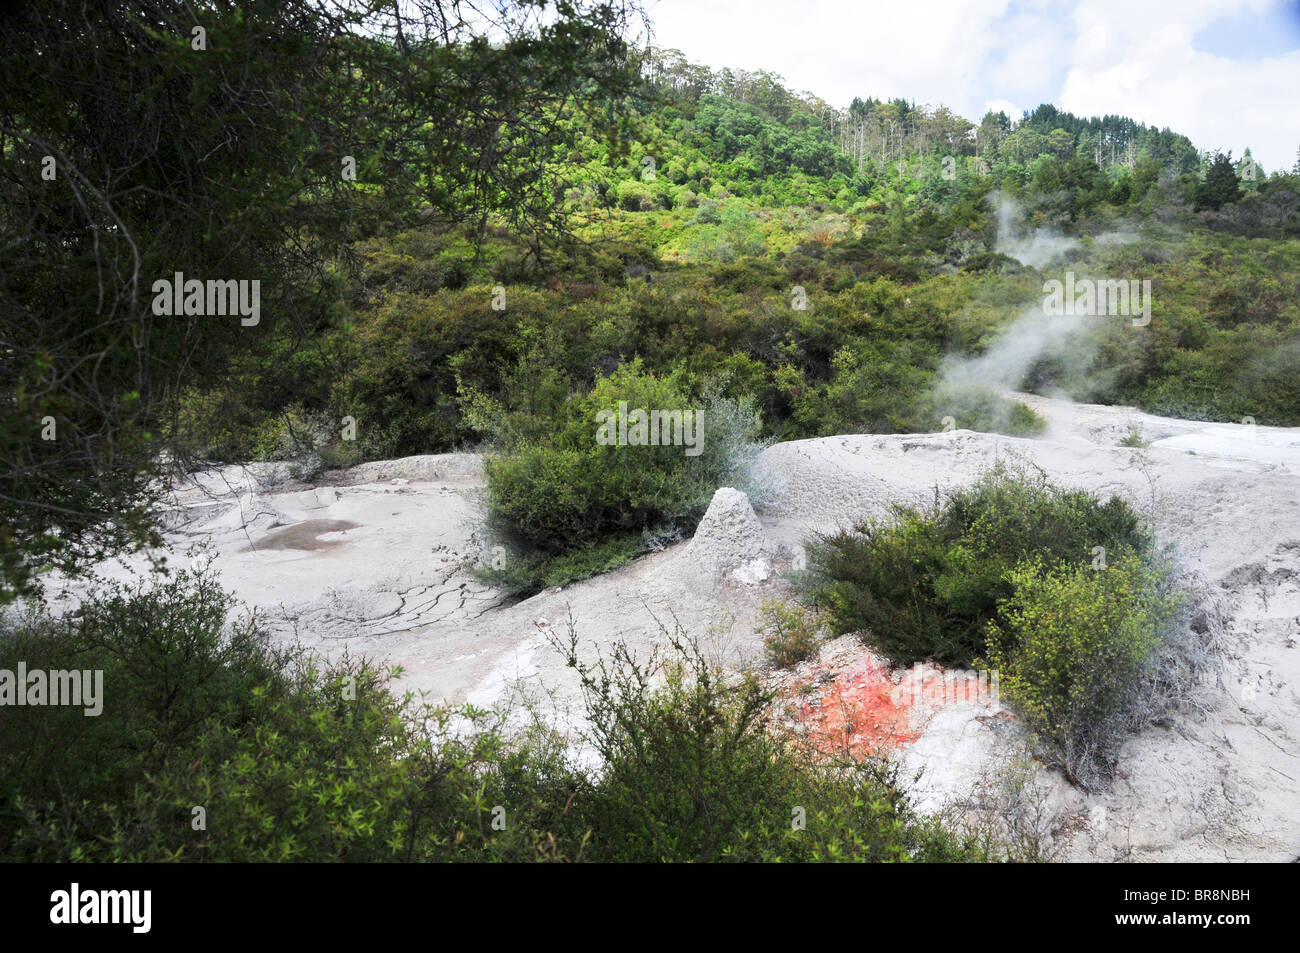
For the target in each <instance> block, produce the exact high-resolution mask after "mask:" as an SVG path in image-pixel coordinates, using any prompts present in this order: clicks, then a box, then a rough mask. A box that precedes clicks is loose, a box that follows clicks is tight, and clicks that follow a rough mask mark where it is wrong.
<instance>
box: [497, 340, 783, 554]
mask: <svg viewBox="0 0 1300 953" xmlns="http://www.w3.org/2000/svg"><path fill="white" fill-rule="evenodd" d="M620 404H626V410H627V412H628V413H629V414H630V413H631V412H632V411H633V410H636V409H643V410H646V411H650V410H662V411H679V410H680V411H685V410H694V411H696V412H697V413H698V414H699V417H698V420H699V421H701V422H699V423H697V426H696V432H695V437H696V439H697V441H698V442H697V444H696V447H698V448H699V452H698V453H693V454H692V455H687V452H686V451H687V450H688V449H691V450H694V449H695V448H687V447H686V446H673V445H661V446H641V445H632V446H628V445H621V446H620V445H613V444H603V445H602V444H601V443H598V442H597V432H598V429H599V427H600V421H601V418H599V417H598V414H599V413H601V412H608V413H617V411H618V408H619V407H620ZM559 415H560V420H559V421H558V422H557V426H556V427H555V429H554V430H553V431H552V432H551V433H549V434H546V435H543V434H541V433H540V432H537V436H536V441H535V442H524V441H519V440H512V439H511V437H510V435H509V434H506V433H498V434H497V436H498V438H499V439H500V440H501V441H503V442H502V443H501V444H500V446H499V449H497V450H495V451H494V452H493V454H491V455H490V456H489V457H488V459H487V461H486V464H485V470H486V476H487V500H488V510H489V521H490V523H491V526H492V528H493V530H494V535H500V536H504V537H506V538H508V539H509V540H511V541H512V542H514V543H517V544H518V545H520V546H521V547H522V548H523V549H524V551H525V553H529V552H534V553H540V554H543V555H549V556H556V555H560V554H563V553H569V552H573V551H575V550H577V549H580V548H581V547H583V546H586V545H590V544H593V543H596V542H599V541H601V540H604V539H607V538H609V537H611V536H617V535H626V534H628V533H642V532H645V531H647V530H650V531H656V530H660V529H665V528H672V527H679V528H682V529H685V530H690V529H693V528H694V526H695V524H696V523H697V522H698V521H699V519H700V517H701V516H703V515H704V511H705V509H706V508H707V507H708V504H709V500H710V499H711V498H712V496H713V492H714V491H715V490H716V489H717V488H718V487H719V486H724V485H735V484H736V483H737V482H742V483H743V480H738V478H739V477H742V476H743V474H742V473H741V471H742V470H743V469H744V467H745V464H746V463H747V461H748V459H749V458H750V457H752V456H753V454H754V453H756V452H757V449H758V446H757V443H756V441H757V438H758V430H759V420H758V417H757V414H755V413H754V412H753V411H752V408H750V407H749V405H748V404H746V403H744V402H738V401H734V400H728V399H726V398H723V397H722V396H721V395H720V392H718V390H717V389H716V388H715V389H713V390H709V389H706V390H705V391H704V392H703V393H702V395H701V399H699V400H694V399H691V398H689V397H688V392H687V390H686V389H685V388H684V387H682V386H681V385H680V384H679V382H678V379H676V378H673V377H668V378H660V377H655V376H654V375H653V374H649V373H646V372H645V371H644V370H642V367H641V364H640V362H639V361H637V362H634V363H632V364H627V365H623V366H622V367H620V368H619V369H618V370H617V371H615V372H614V373H613V374H611V375H609V376H608V377H604V378H601V379H600V380H598V381H597V382H596V385H595V387H594V388H593V389H592V390H591V391H590V393H588V394H587V395H586V396H585V397H583V398H581V399H575V400H571V401H568V402H566V403H565V404H564V405H563V407H562V408H560V410H559ZM483 416H486V415H483ZM499 416H501V417H504V416H506V415H505V414H504V413H502V414H501V415H499ZM515 429H516V432H523V431H524V430H526V428H523V427H516V428H515Z"/></svg>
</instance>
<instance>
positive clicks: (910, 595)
mask: <svg viewBox="0 0 1300 953" xmlns="http://www.w3.org/2000/svg"><path fill="white" fill-rule="evenodd" d="M1096 546H1104V547H1105V549H1106V551H1107V552H1108V553H1111V554H1119V553H1122V552H1124V551H1126V550H1132V551H1136V552H1145V551H1146V550H1147V549H1148V547H1149V537H1148V535H1147V533H1146V531H1145V530H1144V529H1143V528H1142V526H1141V524H1140V521H1139V520H1138V517H1137V514H1136V513H1134V512H1133V510H1132V509H1131V508H1130V507H1129V506H1128V504H1127V503H1125V502H1124V501H1122V500H1120V499H1118V498H1111V499H1110V500H1107V501H1106V502H1104V503H1103V502H1101V501H1100V500H1098V499H1097V498H1096V497H1093V496H1092V495H1090V494H1088V493H1084V492H1079V491H1070V490H1063V489H1060V488H1058V487H1055V486H1053V485H1051V484H1050V483H1048V482H1047V480H1046V478H1045V477H1044V476H1043V475H1042V474H1041V473H1039V474H1033V473H1031V472H1029V471H1027V470H1024V469H1020V470H1017V469H1013V468H1011V467H1008V466H1006V465H1004V464H999V465H998V466H996V467H994V468H993V469H991V470H989V471H988V472H987V473H985V474H984V476H983V477H981V478H980V479H979V480H978V481H977V482H976V483H975V484H973V485H972V486H970V487H967V488H964V489H960V490H956V491H954V492H953V493H951V494H950V495H949V496H948V498H947V499H946V500H944V501H942V502H940V501H939V499H938V498H937V494H936V500H935V502H934V504H933V505H932V506H930V507H928V508H921V509H918V508H914V507H897V508H895V510H894V519H893V521H892V522H885V521H869V522H867V523H862V524H858V525H857V526H855V527H854V528H853V529H851V530H849V531H841V532H838V533H834V534H830V535H824V536H821V537H818V538H817V540H816V541H815V542H814V544H813V545H812V547H811V548H810V565H811V567H812V569H813V575H812V580H813V582H812V596H813V599H814V601H815V602H816V603H817V604H818V605H820V606H822V607H824V608H825V609H826V611H827V613H828V617H829V621H830V624H831V628H832V630H833V631H834V632H836V633H846V632H860V633H862V634H863V638H864V639H866V640H867V641H868V642H869V643H870V644H871V646H872V647H873V648H875V649H876V650H877V651H879V652H880V653H881V654H883V655H885V656H886V657H888V658H889V659H890V660H891V661H893V662H895V663H896V664H901V665H911V664H912V663H914V662H922V661H926V660H933V661H935V662H937V663H939V664H941V665H948V666H959V667H968V666H969V665H970V664H971V663H972V662H973V661H974V659H975V658H976V657H977V656H978V655H980V654H981V653H982V652H983V650H984V645H985V638H986V631H985V630H986V627H987V625H988V623H989V622H990V621H992V620H993V619H994V617H995V615H996V612H997V605H998V603H999V601H1000V600H1003V599H1006V598H1008V597H1009V596H1010V595H1011V592H1012V590H1011V584H1010V582H1009V581H1008V580H1007V579H1006V573H1007V571H1008V570H1010V569H1013V568H1015V566H1016V565H1018V564H1019V563H1020V562H1021V561H1022V560H1025V559H1028V558H1031V557H1035V556H1037V557H1039V558H1040V559H1041V560H1042V562H1043V564H1044V565H1045V566H1055V565H1058V564H1061V563H1066V564H1073V565H1085V564H1088V563H1090V561H1091V559H1092V558H1093V548H1094V547H1096Z"/></svg>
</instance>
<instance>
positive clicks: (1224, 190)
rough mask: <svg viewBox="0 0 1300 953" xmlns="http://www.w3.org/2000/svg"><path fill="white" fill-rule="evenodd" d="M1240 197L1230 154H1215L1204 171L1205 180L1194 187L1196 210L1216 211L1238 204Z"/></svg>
mask: <svg viewBox="0 0 1300 953" xmlns="http://www.w3.org/2000/svg"><path fill="white" fill-rule="evenodd" d="M1241 197H1242V191H1241V185H1240V183H1239V182H1238V181H1237V170H1236V168H1235V167H1234V166H1233V164H1232V153H1231V152H1229V153H1227V154H1226V155H1225V154H1224V153H1222V152H1219V153H1215V156H1214V161H1213V162H1212V163H1211V164H1210V167H1209V168H1208V169H1207V170H1206V171H1205V178H1204V179H1202V180H1201V181H1200V182H1199V183H1198V184H1197V186H1196V189H1195V196H1194V198H1195V205H1196V210H1197V211H1198V212H1199V211H1202V210H1204V209H1213V210H1215V211H1217V210H1218V209H1220V208H1222V207H1223V206H1224V205H1227V204H1228V203H1229V202H1240V201H1241Z"/></svg>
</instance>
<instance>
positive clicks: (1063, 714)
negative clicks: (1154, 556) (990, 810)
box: [988, 553, 1207, 788]
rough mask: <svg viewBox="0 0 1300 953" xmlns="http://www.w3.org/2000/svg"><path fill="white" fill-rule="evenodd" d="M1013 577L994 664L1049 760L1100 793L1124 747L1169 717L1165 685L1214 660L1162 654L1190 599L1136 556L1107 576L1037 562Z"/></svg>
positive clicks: (997, 629) (993, 644) (994, 635)
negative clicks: (1135, 734)
mask: <svg viewBox="0 0 1300 953" xmlns="http://www.w3.org/2000/svg"><path fill="white" fill-rule="evenodd" d="M1008 581H1009V582H1010V584H1011V587H1012V594H1011V596H1010V597H1008V599H1007V600H1006V601H1005V602H1004V603H1003V604H1002V606H1001V608H1000V610H999V613H998V620H997V621H996V622H994V623H991V624H990V626H989V660H988V661H989V665H991V666H992V667H993V668H995V669H998V670H1000V671H1001V691H1002V693H1003V695H1004V697H1005V698H1006V699H1007V700H1008V701H1009V702H1010V703H1011V704H1012V706H1013V707H1014V708H1015V709H1016V711H1017V712H1018V713H1019V715H1020V717H1021V719H1022V720H1023V721H1024V723H1025V724H1026V726H1027V727H1028V728H1030V730H1032V731H1033V732H1034V734H1035V737H1036V738H1037V740H1038V741H1039V743H1040V746H1041V749H1042V752H1043V754H1044V755H1045V759H1046V760H1047V762H1048V764H1049V765H1054V766H1059V767H1061V768H1063V769H1064V770H1065V772H1066V773H1067V776H1068V777H1069V778H1070V779H1071V780H1072V781H1074V782H1075V783H1077V784H1080V785H1083V786H1086V787H1090V788H1091V787H1096V786H1098V785H1099V784H1100V783H1102V782H1103V781H1104V780H1105V779H1106V778H1107V777H1108V776H1109V775H1110V774H1111V772H1112V770H1113V762H1114V758H1115V755H1116V754H1117V753H1118V750H1119V746H1120V745H1121V744H1122V742H1123V741H1124V740H1125V739H1126V738H1127V737H1128V736H1129V735H1131V734H1132V733H1133V732H1135V731H1137V730H1140V729H1142V728H1145V727H1146V726H1147V725H1148V724H1150V723H1151V722H1152V721H1153V720H1155V719H1156V718H1158V717H1160V716H1162V715H1164V714H1165V713H1166V711H1167V709H1168V705H1165V704H1161V703H1160V699H1161V697H1162V696H1163V695H1166V694H1167V693H1165V692H1161V691H1160V690H1159V687H1160V683H1163V684H1165V685H1168V684H1170V677H1171V676H1173V677H1174V678H1176V679H1177V680H1179V681H1180V682H1184V683H1185V682H1186V675H1187V674H1189V672H1188V671H1187V670H1188V669H1189V663H1190V668H1191V669H1196V670H1198V671H1197V672H1195V673H1191V674H1199V670H1201V669H1204V668H1205V666H1206V664H1207V662H1206V658H1205V656H1204V655H1203V654H1202V653H1201V652H1200V651H1193V652H1191V653H1187V652H1181V651H1180V652H1178V653H1176V655H1177V658H1172V657H1169V656H1167V655H1162V654H1161V652H1160V649H1161V647H1162V646H1165V645H1167V644H1168V643H1169V642H1170V636H1171V634H1173V633H1174V631H1175V630H1177V629H1178V628H1180V627H1181V626H1182V625H1183V624H1184V623H1185V621H1186V620H1185V615H1186V613H1185V609H1186V607H1187V604H1188V603H1187V593H1186V592H1185V591H1180V590H1178V589H1175V588H1172V587H1171V586H1169V584H1168V583H1169V572H1168V570H1167V569H1166V570H1157V569H1155V568H1153V567H1152V566H1150V565H1147V564H1145V563H1144V562H1143V561H1142V560H1141V559H1139V558H1138V557H1137V556H1136V555H1135V554H1131V553H1130V554H1126V555H1124V556H1122V557H1121V558H1120V559H1117V560H1112V561H1110V562H1109V563H1108V565H1107V566H1106V568H1104V569H1100V570H1095V569H1091V568H1083V567H1080V566H1058V567H1055V568H1045V567H1044V566H1043V564H1042V563H1041V562H1040V561H1037V560H1032V561H1027V562H1025V563H1022V564H1021V565H1020V566H1018V567H1017V568H1016V569H1014V570H1012V571H1011V572H1010V573H1009V574H1008Z"/></svg>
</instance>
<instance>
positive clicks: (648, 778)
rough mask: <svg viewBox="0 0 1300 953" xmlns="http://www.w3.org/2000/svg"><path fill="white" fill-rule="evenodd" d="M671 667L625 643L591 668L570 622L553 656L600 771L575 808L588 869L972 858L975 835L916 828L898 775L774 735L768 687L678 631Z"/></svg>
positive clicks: (979, 848) (670, 638)
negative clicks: (578, 688)
mask: <svg viewBox="0 0 1300 953" xmlns="http://www.w3.org/2000/svg"><path fill="white" fill-rule="evenodd" d="M664 635H665V636H666V642H667V645H668V646H669V654H668V656H667V657H664V656H661V655H659V654H656V655H654V656H652V657H651V658H650V659H643V660H638V659H636V658H634V657H633V656H632V655H631V653H630V652H628V651H627V649H626V648H625V647H623V646H618V647H616V649H615V651H614V653H613V655H612V657H611V658H610V659H608V660H604V659H602V660H601V661H599V662H598V663H596V664H594V665H588V664H584V663H583V662H582V661H581V659H580V658H579V654H578V649H577V637H576V634H575V633H574V630H573V627H572V625H570V628H569V640H568V642H567V644H562V645H561V646H560V647H561V648H562V649H563V650H564V651H565V652H566V654H567V656H568V659H569V664H570V665H572V666H574V667H575V668H577V669H578V672H579V675H580V677H581V680H582V686H583V691H584V698H585V704H586V711H587V717H588V720H589V723H590V726H591V728H590V731H589V734H588V740H589V742H590V743H591V745H592V747H593V748H594V749H595V750H596V752H597V754H598V755H599V756H600V759H601V762H602V764H603V766H604V767H603V770H602V771H601V774H600V780H599V782H598V783H597V784H596V785H595V786H594V788H593V790H592V791H591V794H590V795H589V798H588V799H585V800H584V799H579V800H577V801H575V804H574V806H575V808H577V809H578V811H579V812H580V813H581V815H582V817H583V819H584V823H586V824H587V825H589V827H590V829H591V831H592V839H591V847H590V849H589V853H588V856H590V857H591V859H593V860H620V861H634V862H656V861H665V860H672V861H704V862H708V861H718V860H728V861H963V860H965V861H980V860H989V859H996V858H997V857H998V856H1000V855H998V853H997V852H996V851H995V850H992V849H990V847H989V845H987V844H982V843H980V842H979V841H978V840H977V839H976V838H975V837H973V836H967V835H960V834H957V833H954V832H953V831H950V830H947V829H945V828H943V827H942V826H940V825H939V824H937V823H935V822H932V821H925V820H922V819H921V818H918V817H917V816H916V815H915V814H914V813H913V812H912V810H911V809H910V808H909V806H908V803H907V800H906V797H905V795H904V793H903V791H902V788H901V786H900V785H899V783H898V778H897V775H896V772H895V771H893V770H891V769H889V768H887V767H885V766H883V765H881V764H878V763H875V762H867V763H862V764H853V765H849V764H836V763H828V762H825V761H823V760H819V759H818V758H816V757H815V756H813V755H812V754H811V752H809V751H808V750H807V749H806V748H803V747H802V746H800V745H799V744H797V743H796V742H794V741H793V740H791V739H789V738H786V737H784V736H782V735H780V734H778V733H776V731H775V730H774V729H773V728H771V726H770V721H771V719H770V715H771V703H772V700H773V693H772V690H771V689H769V688H767V687H765V686H764V685H763V684H762V683H761V682H760V681H758V680H757V678H755V677H754V676H752V675H751V676H743V677H729V676H727V675H726V674H725V673H724V672H723V671H721V670H720V669H719V668H717V667H716V666H715V665H713V664H711V663H710V662H709V661H708V660H707V659H706V658H705V657H704V655H703V654H702V653H701V651H700V649H699V647H698V645H696V644H695V643H693V642H691V641H690V640H688V639H687V638H686V637H685V636H684V635H683V633H681V631H680V630H674V631H673V632H671V633H668V632H667V631H665V632H664Z"/></svg>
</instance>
